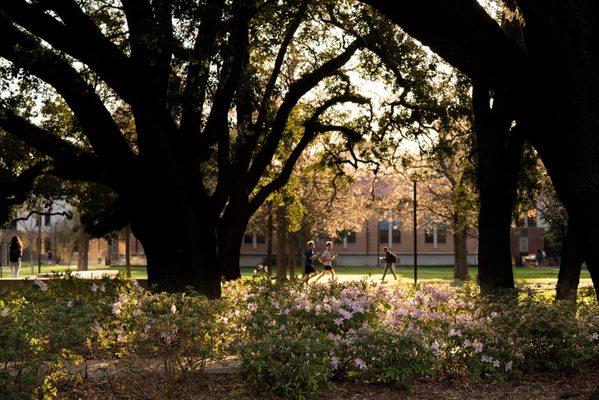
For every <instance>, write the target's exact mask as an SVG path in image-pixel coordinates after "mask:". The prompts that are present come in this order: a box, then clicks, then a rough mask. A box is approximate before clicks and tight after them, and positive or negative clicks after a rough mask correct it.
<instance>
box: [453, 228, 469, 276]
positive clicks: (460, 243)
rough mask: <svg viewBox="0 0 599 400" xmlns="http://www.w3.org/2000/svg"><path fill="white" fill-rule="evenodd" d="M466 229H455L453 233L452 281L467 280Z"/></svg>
mask: <svg viewBox="0 0 599 400" xmlns="http://www.w3.org/2000/svg"><path fill="white" fill-rule="evenodd" d="M467 238H468V236H467V228H461V229H457V230H456V231H455V232H454V233H453V254H454V269H453V277H454V279H459V280H461V281H463V280H466V278H468V250H467V247H466V243H467Z"/></svg>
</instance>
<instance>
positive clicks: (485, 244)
mask: <svg viewBox="0 0 599 400" xmlns="http://www.w3.org/2000/svg"><path fill="white" fill-rule="evenodd" d="M490 100H491V99H490V97H489V90H488V88H486V87H484V86H480V85H477V84H475V85H474V91H473V108H474V128H475V133H476V151H477V158H478V160H477V161H478V176H477V184H478V190H479V199H480V210H479V218H478V234H479V242H478V280H479V283H480V285H481V287H482V288H483V289H484V290H489V289H497V288H513V287H514V274H513V271H512V257H511V252H510V226H511V222H512V209H513V205H514V201H515V197H516V189H517V176H518V172H519V169H520V157H521V155H522V149H523V140H522V139H521V137H519V136H518V135H516V134H515V130H514V129H511V130H510V127H511V123H512V120H511V119H510V118H509V116H508V112H507V110H506V109H505V107H506V105H505V104H504V101H505V98H503V97H502V95H501V94H498V93H496V94H495V97H494V98H493V107H492V108H491V107H490V105H489V104H490Z"/></svg>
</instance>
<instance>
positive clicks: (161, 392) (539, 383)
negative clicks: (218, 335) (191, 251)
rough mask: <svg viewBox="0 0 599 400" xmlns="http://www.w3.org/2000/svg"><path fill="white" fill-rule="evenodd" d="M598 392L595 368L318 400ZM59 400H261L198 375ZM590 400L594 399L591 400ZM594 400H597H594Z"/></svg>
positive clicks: (92, 383) (103, 385)
mask: <svg viewBox="0 0 599 400" xmlns="http://www.w3.org/2000/svg"><path fill="white" fill-rule="evenodd" d="M597 388H599V368H593V370H592V371H589V372H587V373H584V374H576V375H571V374H566V373H560V372H551V373H533V374H529V375H526V376H524V377H522V378H521V379H519V380H512V381H507V382H501V383H497V382H488V381H481V380H464V379H461V380H446V379H427V380H420V381H418V382H416V383H415V384H414V387H413V389H412V391H411V392H410V393H406V392H405V391H403V390H399V389H396V388H393V387H388V386H382V385H376V384H368V383H356V382H337V383H335V384H334V387H333V388H332V389H330V390H328V391H325V392H323V393H321V394H319V395H318V396H317V397H316V398H317V399H319V400H320V399H331V400H341V399H381V400H392V399H421V400H429V399H430V400H433V399H435V400H441V399H443V400H453V399H456V400H470V399H472V400H483V399H484V400H486V399H493V400H495V399H502V400H503V399H540V400H545V399H548V400H549V399H564V400H565V399H568V400H578V399H580V400H583V399H584V400H586V399H589V396H590V395H591V393H593V391H594V390H596V389H597ZM61 389H62V390H61V396H60V397H61V398H63V399H69V400H70V399H82V400H83V399H86V400H87V399H89V400H95V399H98V400H100V399H102V400H117V399H118V400H138V399H139V400H141V399H144V400H154V399H156V400H158V399H160V400H165V399H177V400H179V399H180V400H204V399H206V400H208V399H210V400H220V399H223V400H224V399H235V400H253V399H266V398H272V397H265V396H264V395H261V394H260V393H256V392H252V391H250V390H249V389H247V388H246V386H245V385H244V383H243V378H242V377H241V376H239V375H202V376H190V377H188V378H184V379H178V380H173V379H169V378H167V377H165V376H164V375H147V374H145V375H144V376H143V377H141V376H128V377H123V376H119V377H104V378H101V379H93V380H88V381H86V382H84V383H77V384H74V385H73V386H69V387H63V388H61ZM593 400H595V399H593ZM597 400H599V398H598V399H597Z"/></svg>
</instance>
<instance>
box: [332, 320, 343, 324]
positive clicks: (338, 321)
mask: <svg viewBox="0 0 599 400" xmlns="http://www.w3.org/2000/svg"><path fill="white" fill-rule="evenodd" d="M333 322H334V323H335V325H341V324H342V323H343V318H335V319H334V320H333Z"/></svg>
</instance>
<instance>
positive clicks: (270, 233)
mask: <svg viewBox="0 0 599 400" xmlns="http://www.w3.org/2000/svg"><path fill="white" fill-rule="evenodd" d="M272 214H273V211H272V202H269V203H268V222H267V232H266V265H268V267H269V269H270V267H272V243H273V239H274V229H275V228H274V221H273V215H272Z"/></svg>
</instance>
